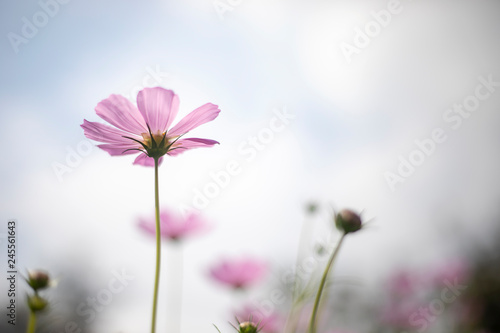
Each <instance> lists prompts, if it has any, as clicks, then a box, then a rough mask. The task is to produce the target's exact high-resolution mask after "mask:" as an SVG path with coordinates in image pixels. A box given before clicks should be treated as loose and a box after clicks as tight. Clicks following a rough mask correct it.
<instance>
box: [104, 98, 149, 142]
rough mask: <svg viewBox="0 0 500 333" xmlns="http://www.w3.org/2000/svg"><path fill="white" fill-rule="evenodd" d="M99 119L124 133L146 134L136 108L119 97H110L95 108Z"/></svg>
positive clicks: (143, 123)
mask: <svg viewBox="0 0 500 333" xmlns="http://www.w3.org/2000/svg"><path fill="white" fill-rule="evenodd" d="M95 112H96V113H97V115H98V116H99V117H101V118H102V119H104V120H106V121H107V122H108V123H110V124H111V125H114V126H116V127H118V128H120V129H122V130H124V131H127V132H130V133H135V134H138V135H139V134H141V133H147V131H148V130H147V127H146V122H145V121H144V119H143V117H142V116H141V113H140V112H139V110H137V108H136V107H135V106H134V105H133V104H132V103H131V102H130V101H129V100H128V99H126V98H125V97H123V96H121V95H111V96H109V97H108V98H107V99H105V100H103V101H101V102H100V103H99V104H97V106H96V107H95Z"/></svg>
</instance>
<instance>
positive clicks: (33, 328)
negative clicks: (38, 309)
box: [26, 311, 36, 333]
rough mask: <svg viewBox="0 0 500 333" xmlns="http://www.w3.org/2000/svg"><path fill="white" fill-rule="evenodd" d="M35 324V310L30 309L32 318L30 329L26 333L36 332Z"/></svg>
mask: <svg viewBox="0 0 500 333" xmlns="http://www.w3.org/2000/svg"><path fill="white" fill-rule="evenodd" d="M35 325H36V314H35V313H34V312H33V311H30V318H29V321H28V329H27V330H26V333H35Z"/></svg>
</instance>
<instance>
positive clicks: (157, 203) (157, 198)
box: [151, 158, 161, 333]
mask: <svg viewBox="0 0 500 333" xmlns="http://www.w3.org/2000/svg"><path fill="white" fill-rule="evenodd" d="M154 160H155V217H156V274H155V289H154V294H153V319H152V323H151V333H155V330H156V312H157V311H156V309H157V306H158V287H159V284H160V257H161V231H160V195H159V190H158V158H155V159H154Z"/></svg>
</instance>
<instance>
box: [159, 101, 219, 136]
mask: <svg viewBox="0 0 500 333" xmlns="http://www.w3.org/2000/svg"><path fill="white" fill-rule="evenodd" d="M219 112H220V110H219V107H218V106H217V105H215V104H211V103H207V104H205V105H202V106H200V107H199V108H197V109H196V110H194V111H192V112H191V113H189V114H188V115H187V116H185V117H184V118H182V119H181V121H179V122H178V123H177V124H176V125H175V126H174V127H172V129H171V130H169V131H168V136H169V137H176V136H179V135H182V134H185V133H187V132H189V131H190V130H192V129H193V128H196V127H198V126H200V125H203V124H205V123H207V122H209V121H212V120H214V119H215V118H217V116H218V115H219Z"/></svg>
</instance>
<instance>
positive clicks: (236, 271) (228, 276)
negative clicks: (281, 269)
mask: <svg viewBox="0 0 500 333" xmlns="http://www.w3.org/2000/svg"><path fill="white" fill-rule="evenodd" d="M266 271H267V265H266V264H265V263H264V262H262V261H260V260H255V259H250V258H244V259H236V260H224V261H222V262H221V263H219V264H217V265H215V266H213V267H212V268H211V270H210V275H211V276H212V278H214V279H215V280H217V281H219V282H221V283H223V284H227V285H230V286H232V287H233V288H237V289H238V288H245V287H247V286H248V285H250V284H253V283H255V282H257V281H259V280H261V279H262V278H263V277H264V275H265V273H266Z"/></svg>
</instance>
